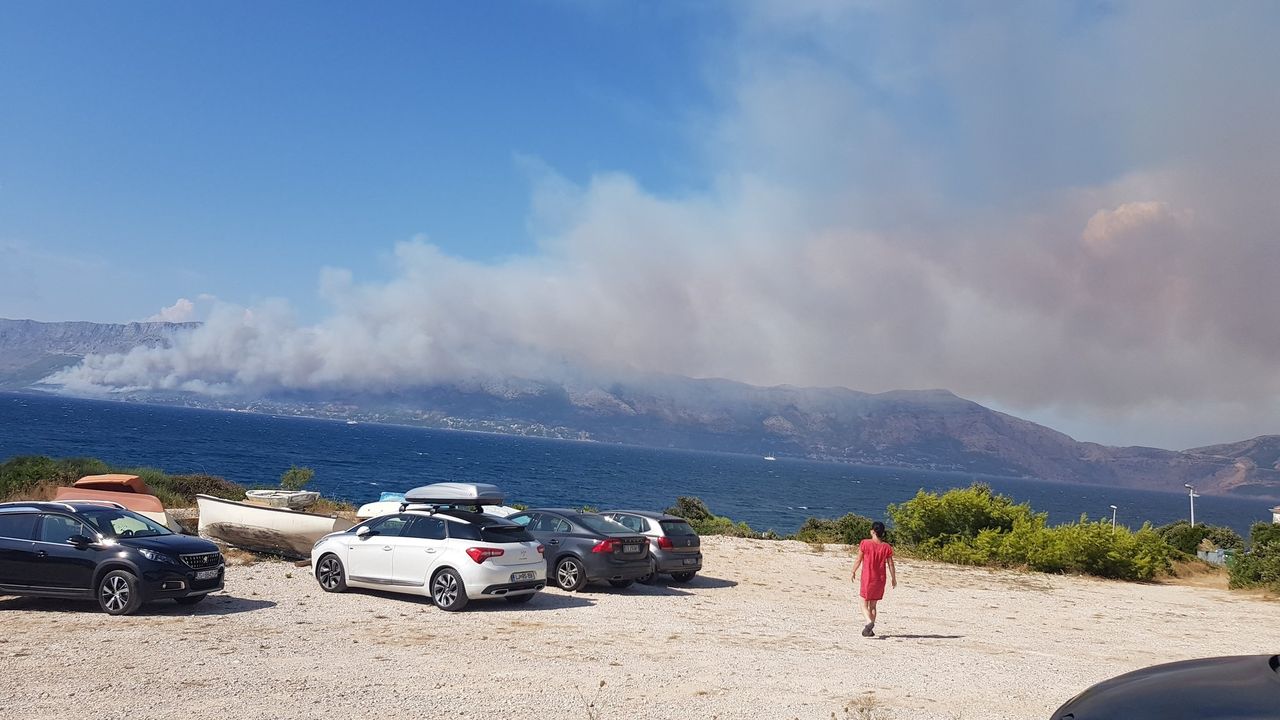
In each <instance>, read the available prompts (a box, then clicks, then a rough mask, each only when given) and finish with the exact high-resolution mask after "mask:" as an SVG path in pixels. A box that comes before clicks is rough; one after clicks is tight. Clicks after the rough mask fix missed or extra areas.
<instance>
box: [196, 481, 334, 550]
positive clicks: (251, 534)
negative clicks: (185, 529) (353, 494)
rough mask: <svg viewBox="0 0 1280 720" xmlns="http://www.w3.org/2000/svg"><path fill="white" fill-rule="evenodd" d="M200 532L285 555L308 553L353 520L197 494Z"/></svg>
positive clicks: (234, 543)
mask: <svg viewBox="0 0 1280 720" xmlns="http://www.w3.org/2000/svg"><path fill="white" fill-rule="evenodd" d="M196 505H197V506H198V507H199V508H200V534H201V535H203V536H205V537H209V538H213V539H214V540H221V541H222V542H224V543H226V544H228V545H231V546H234V547H238V548H244V549H245V550H252V551H254V552H264V553H271V554H274V555H283V556H285V557H293V558H306V557H310V556H311V546H312V545H314V544H315V543H316V541H317V540H319V539H320V538H322V537H324V536H325V535H328V534H329V533H331V532H337V531H339V530H346V529H347V528H350V527H351V526H352V525H354V524H355V523H353V522H351V521H350V520H347V519H346V518H341V517H338V516H336V515H316V514H314V513H305V512H298V511H296V510H286V509H284V508H274V507H266V506H264V505H253V504H250V503H242V502H236V501H235V500H223V499H222V498H216V497H213V496H212V495H196Z"/></svg>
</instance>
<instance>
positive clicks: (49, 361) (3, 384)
mask: <svg viewBox="0 0 1280 720" xmlns="http://www.w3.org/2000/svg"><path fill="white" fill-rule="evenodd" d="M195 327H197V324H196V323H163V322H136V323H127V324H103V323H91V322H58V323H44V322H36V321H35V320H6V319H4V318H0V389H18V388H23V387H27V386H29V385H31V384H33V383H35V382H37V381H39V380H40V379H41V378H43V377H45V376H47V375H48V374H49V373H51V372H53V371H55V370H59V369H61V368H64V367H66V366H68V365H74V364H75V363H77V362H79V361H80V358H82V357H84V356H85V355H88V354H90V353H113V352H124V351H126V350H129V349H130V348H134V347H137V346H139V345H148V346H152V347H155V346H163V345H167V344H168V343H169V341H170V338H172V337H173V335H174V333H176V332H179V331H182V330H188V329H192V328H195Z"/></svg>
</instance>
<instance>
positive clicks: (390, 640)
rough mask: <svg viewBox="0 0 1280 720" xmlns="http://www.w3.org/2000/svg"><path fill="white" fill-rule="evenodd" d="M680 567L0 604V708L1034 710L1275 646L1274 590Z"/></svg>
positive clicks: (803, 555)
mask: <svg viewBox="0 0 1280 720" xmlns="http://www.w3.org/2000/svg"><path fill="white" fill-rule="evenodd" d="M704 552H705V555H706V568H707V570H706V573H705V575H700V576H698V577H697V578H695V579H694V581H693V582H691V583H688V584H685V585H680V584H659V585H657V586H654V587H644V586H634V587H632V588H629V589H627V590H615V589H613V588H611V587H609V586H608V585H605V586H603V587H596V586H592V587H591V588H588V590H587V591H586V592H580V593H564V592H561V591H559V590H548V591H546V592H543V593H541V594H540V595H539V596H538V597H537V598H535V599H534V600H533V602H532V603H530V604H529V605H525V606H521V607H514V606H509V605H508V604H507V603H505V602H502V601H497V602H477V603H473V604H472V605H471V607H470V608H468V610H467V611H465V612H462V613H455V614H447V613H444V612H441V611H439V610H436V609H435V608H434V607H432V606H431V605H430V604H429V602H427V601H426V600H425V599H418V598H414V597H410V596H404V595H395V594H390V593H375V592H364V591H352V592H348V593H345V594H341V595H330V594H326V593H324V592H321V590H320V588H319V586H318V585H317V584H316V582H315V580H314V579H312V577H311V576H310V574H309V569H308V568H305V567H304V568H299V567H295V566H293V565H292V564H290V563H285V562H278V561H270V562H259V563H256V564H252V565H244V566H233V567H231V568H229V570H228V576H227V589H226V590H225V591H224V592H222V593H219V594H218V595H215V596H212V597H210V598H209V599H208V600H206V601H205V602H204V603H202V604H200V605H198V606H195V607H181V606H178V605H176V604H174V603H171V602H163V603H153V604H150V605H147V606H144V608H143V610H142V612H141V613H140V614H138V615H136V616H132V617H125V618H112V617H108V616H106V615H104V614H101V613H99V612H97V611H96V606H95V605H93V604H91V603H87V602H68V601H61V600H44V599H32V598H0V627H3V633H2V637H0V668H3V672H2V673H0V708H3V711H2V712H0V715H3V717H7V718H23V717H31V718H75V720H83V719H84V718H102V719H107V720H115V719H117V718H118V719H120V720H123V719H124V718H132V719H136V718H178V717H182V718H186V717H189V716H192V715H193V714H194V715H196V716H199V717H205V718H237V719H241V718H313V717H319V716H322V715H323V716H329V717H337V716H347V715H350V716H352V717H372V716H375V715H376V716H378V717H382V718H398V717H405V718H408V717H414V718H424V717H425V718H433V717H446V716H447V717H492V716H495V715H512V714H515V715H516V716H520V717H524V716H532V715H542V716H546V717H554V718H570V717H572V718H601V719H605V718H629V717H635V718H822V719H823V720H827V719H829V718H832V717H835V718H841V719H843V718H860V719H862V720H870V719H871V718H880V719H884V720H888V719H894V718H903V719H908V718H948V719H951V718H1019V719H1022V718H1047V717H1048V716H1049V713H1050V712H1052V711H1053V710H1054V709H1055V708H1056V707H1057V706H1058V705H1059V704H1061V703H1062V702H1064V701H1065V700H1066V699H1067V698H1069V697H1070V696H1072V695H1073V694H1075V693H1076V692H1077V691H1079V690H1080V689H1082V688H1084V687H1085V686H1087V685H1090V684H1092V683H1094V682H1097V681H1098V680H1102V679H1104V678H1106V677H1110V676H1112V675H1116V674H1118V673H1122V672H1127V671H1129V670H1133V669H1136V668H1139V667H1144V666H1147V665H1151V664H1154V663H1158V662H1165V661H1172V660H1180V659H1186V658H1193V657H1204V656H1212V655H1232V654H1253V653H1275V652H1280V603H1276V602H1270V601H1266V600H1263V599H1260V598H1258V597H1255V596H1251V595H1244V594H1237V593H1228V592H1226V591H1223V590H1218V589H1211V588H1200V587H1186V586H1179V585H1141V584H1133V583H1119V582H1107V581H1100V580H1092V579H1086V578H1077V577H1058V576H1047V575H1038V574H1024V573H1017V572H1009V571H991V570H984V569H974V568H959V567H954V566H948V565H941V564H935V563H926V562H918V561H916V562H913V561H899V563H898V569H899V580H900V583H899V586H898V589H897V590H891V591H890V592H889V594H888V595H887V596H886V598H885V600H884V601H883V603H882V606H881V617H880V622H879V623H878V624H877V627H876V629H877V631H878V632H879V633H880V635H879V637H876V638H873V639H868V638H863V637H861V636H860V635H859V631H860V630H861V627H862V625H861V619H860V616H859V615H858V613H857V611H856V605H855V590H854V587H853V585H852V584H851V583H850V582H849V568H850V565H851V561H850V557H849V549H848V548H846V547H843V546H827V547H826V548H825V549H821V550H819V549H817V548H812V547H810V546H808V545H805V544H802V543H796V542H768V541H754V540H740V539H732V538H717V537H712V538H705V539H704Z"/></svg>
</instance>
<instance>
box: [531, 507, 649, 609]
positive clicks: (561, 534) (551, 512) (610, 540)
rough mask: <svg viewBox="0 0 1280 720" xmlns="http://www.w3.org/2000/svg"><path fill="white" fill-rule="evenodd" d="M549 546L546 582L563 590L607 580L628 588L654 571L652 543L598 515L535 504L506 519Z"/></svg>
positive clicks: (612, 583)
mask: <svg viewBox="0 0 1280 720" xmlns="http://www.w3.org/2000/svg"><path fill="white" fill-rule="evenodd" d="M507 519H508V520H510V521H512V522H514V523H517V524H519V525H524V526H525V528H526V529H527V530H528V531H529V533H530V534H531V535H533V537H534V538H536V539H537V540H538V541H540V542H541V543H542V544H543V545H545V546H546V556H547V580H548V581H550V582H551V583H554V584H555V585H556V586H557V587H559V588H561V589H563V590H579V589H581V588H582V587H583V586H584V585H586V584H587V583H591V582H600V581H604V580H607V581H609V584H611V585H613V586H614V587H619V588H623V587H627V586H629V585H631V583H633V582H635V580H636V578H638V577H643V576H645V575H648V574H649V541H648V539H647V538H645V537H644V536H643V535H638V534H636V533H634V532H632V531H630V530H628V529H627V528H625V527H623V526H622V525H619V524H618V523H615V522H613V521H612V520H607V519H605V518H603V517H601V516H599V515H597V514H595V513H589V512H579V511H577V510H565V509H563V508H536V509H533V510H526V511H524V512H521V513H516V514H515V515H510V516H508V517H507Z"/></svg>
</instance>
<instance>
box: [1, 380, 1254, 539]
mask: <svg viewBox="0 0 1280 720" xmlns="http://www.w3.org/2000/svg"><path fill="white" fill-rule="evenodd" d="M15 455H48V456H51V457H76V456H88V457H96V458H100V459H102V460H104V461H106V462H108V463H110V464H112V465H120V466H134V467H137V466H151V467H157V468H160V469H162V470H165V471H166V472H170V473H194V472H202V473H209V474H212V475H220V476H223V477H226V478H228V479H230V480H234V481H236V482H239V483H242V484H245V485H275V484H276V483H277V482H278V480H279V477H280V475H281V473H283V472H284V471H285V470H287V469H288V468H289V466H290V465H300V466H306V467H310V468H313V469H314V470H315V471H316V475H315V479H314V480H313V481H312V484H311V485H310V486H309V489H313V490H319V491H321V492H323V493H325V494H326V495H331V496H335V497H338V498H342V499H345V500H349V501H351V502H354V503H357V504H360V503H364V502H368V501H370V500H375V499H377V496H378V494H379V493H380V492H382V491H384V490H386V491H403V490H407V489H409V488H411V487H415V486H418V485H424V484H427V483H432V482H442V481H462V482H488V483H494V484H496V485H498V486H499V487H501V488H502V489H503V490H504V491H505V492H506V493H507V497H508V498H509V499H510V501H511V502H520V503H525V504H528V505H531V506H537V505H544V506H545V505H555V506H566V507H578V506H582V505H592V506H595V507H599V508H602V509H604V508H621V507H628V508H638V509H654V510H661V509H663V508H666V507H669V506H670V505H671V504H672V503H673V502H674V501H675V499H676V497H677V496H679V495H694V496H697V497H700V498H702V499H703V500H705V501H706V502H707V504H708V505H709V506H710V508H711V510H712V511H713V512H715V513H716V514H718V515H727V516H729V517H731V518H733V519H735V520H745V521H746V522H747V523H749V524H750V525H751V526H752V527H753V528H755V529H757V530H765V529H770V528H772V529H774V530H777V531H778V532H782V533H789V532H793V531H795V530H796V529H797V528H798V527H799V526H800V524H801V523H802V522H803V521H804V519H805V518H806V517H810V516H816V517H838V516H840V515H843V514H845V513H847V512H855V513H858V514H861V515H867V516H870V517H883V516H884V514H885V507H886V506H887V505H888V504H890V503H900V502H903V501H906V500H908V499H910V498H911V497H912V496H913V495H914V494H915V493H916V491H917V490H919V489H921V488H923V489H925V490H930V491H944V490H946V489H949V488H953V487H963V486H966V485H968V484H969V483H970V482H972V481H974V480H975V479H977V480H982V481H983V482H986V483H989V484H990V485H991V486H992V487H993V488H995V490H996V491H998V492H1001V493H1003V494H1006V495H1009V496H1011V497H1013V498H1014V499H1016V500H1017V501H1018V502H1030V503H1031V506H1032V507H1033V508H1034V509H1035V510H1037V511H1045V512H1048V513H1049V520H1050V522H1051V523H1060V522H1067V521H1070V520H1075V519H1077V518H1079V516H1080V514H1081V513H1087V514H1088V515H1089V516H1090V517H1092V518H1109V517H1110V513H1111V510H1110V508H1109V506H1110V505H1117V506H1118V507H1119V510H1118V521H1119V523H1120V524H1122V525H1129V526H1131V527H1137V526H1139V525H1141V523H1142V522H1143V521H1148V520H1149V521H1151V522H1153V523H1155V524H1157V525H1158V524H1163V523H1167V522H1171V521H1174V520H1178V519H1181V518H1186V517H1187V515H1188V510H1189V508H1188V501H1187V497H1186V495H1184V494H1181V493H1164V492H1152V491H1143V490H1129V489H1123V488H1109V487H1101V486H1091V485H1068V484H1062V483H1047V482H1039V481H1032V480H1023V479H1016V478H998V477H987V476H981V477H979V476H975V475H973V474H970V473H940V472H925V471H917V470H906V469H900V468H881V467H868V466H859V465H847V464H838V463H824V462H815V461H809V460H799V459H788V458H778V460H776V461H767V460H765V459H764V458H762V457H757V456H749V455H733V454H726V453H708V452H690V451H682V450H667V449H655V448H641V447H631V446H622V445H606V444H601V443H591V442H572V441H563V440H546V439H541V438H524V437H515V436H507V435H489V434H480V433H465V432H454V431H446V430H431V429H426V428H415V427H404V426H395V425H377V424H369V423H361V424H359V425H347V424H346V423H344V422H340V421H329V420H316V419H309V418H289V417H273V416H268V415H255V414H250V413H237V412H219V411H210V410H196V409H188V408H174V407H163V406H153V405H137V404H127V403H114V402H103V401H96V400H83V399H73V398H64V397H56V396H49V395H34V394H12V393H0V460H5V459H8V458H10V457H13V456H15ZM1269 507H1270V505H1269V503H1268V502H1267V501H1265V500H1256V499H1254V500H1250V499H1241V498H1228V497H1215V496H1204V497H1201V498H1198V499H1197V502H1196V521H1197V522H1208V523H1213V524H1217V525H1226V526H1229V527H1232V528H1234V529H1235V530H1236V531H1237V532H1240V533H1241V534H1242V535H1246V536H1247V533H1248V529H1249V526H1250V525H1251V524H1252V523H1254V522H1257V521H1261V520H1270V513H1269V510H1268V508H1269Z"/></svg>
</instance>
